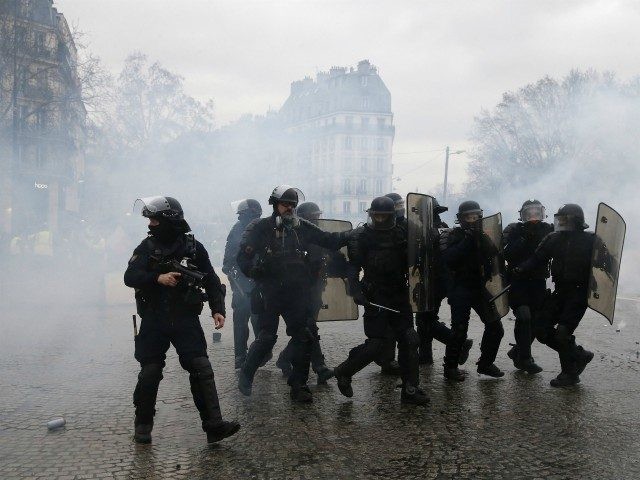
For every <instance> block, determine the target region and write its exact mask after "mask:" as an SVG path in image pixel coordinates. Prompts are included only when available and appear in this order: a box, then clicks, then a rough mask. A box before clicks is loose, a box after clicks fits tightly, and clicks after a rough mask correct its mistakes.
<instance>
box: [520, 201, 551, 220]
mask: <svg viewBox="0 0 640 480" xmlns="http://www.w3.org/2000/svg"><path fill="white" fill-rule="evenodd" d="M518 213H519V214H520V221H521V222H525V223H526V222H541V221H542V220H544V219H545V218H546V217H547V215H546V213H545V208H544V205H542V203H541V202H540V201H539V200H536V199H533V200H527V201H526V202H524V203H523V204H522V208H520V210H518Z"/></svg>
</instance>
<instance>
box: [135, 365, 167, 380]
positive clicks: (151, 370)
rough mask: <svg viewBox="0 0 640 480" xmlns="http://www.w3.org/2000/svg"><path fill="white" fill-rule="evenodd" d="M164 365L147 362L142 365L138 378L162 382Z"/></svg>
mask: <svg viewBox="0 0 640 480" xmlns="http://www.w3.org/2000/svg"><path fill="white" fill-rule="evenodd" d="M163 366H164V365H162V364H161V363H147V364H145V365H142V368H141V369H140V373H139V374H138V380H140V381H144V382H160V380H162V367H163Z"/></svg>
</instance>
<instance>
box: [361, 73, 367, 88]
mask: <svg viewBox="0 0 640 480" xmlns="http://www.w3.org/2000/svg"><path fill="white" fill-rule="evenodd" d="M368 79H369V77H367V76H366V75H362V76H361V77H360V85H362V86H363V87H366V86H367V80H368Z"/></svg>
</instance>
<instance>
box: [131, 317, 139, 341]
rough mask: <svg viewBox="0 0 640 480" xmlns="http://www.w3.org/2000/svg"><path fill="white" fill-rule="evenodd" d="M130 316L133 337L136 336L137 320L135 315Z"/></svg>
mask: <svg viewBox="0 0 640 480" xmlns="http://www.w3.org/2000/svg"><path fill="white" fill-rule="evenodd" d="M131 318H132V319H133V337H134V338H135V337H137V336H138V322H136V316H135V315H131Z"/></svg>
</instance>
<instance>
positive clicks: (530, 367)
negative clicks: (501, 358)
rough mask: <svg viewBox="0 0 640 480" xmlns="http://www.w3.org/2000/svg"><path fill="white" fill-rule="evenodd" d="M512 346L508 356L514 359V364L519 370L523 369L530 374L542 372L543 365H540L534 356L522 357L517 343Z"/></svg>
mask: <svg viewBox="0 0 640 480" xmlns="http://www.w3.org/2000/svg"><path fill="white" fill-rule="evenodd" d="M510 345H511V348H510V349H509V351H508V352H507V357H509V358H510V359H511V360H512V361H513V366H514V367H516V368H517V369H518V370H522V371H525V372H527V373H528V374H530V375H535V374H536V373H540V372H541V371H542V367H541V366H540V365H538V364H537V363H536V362H535V361H534V360H533V357H529V358H520V351H519V349H518V346H517V345H514V344H510Z"/></svg>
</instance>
